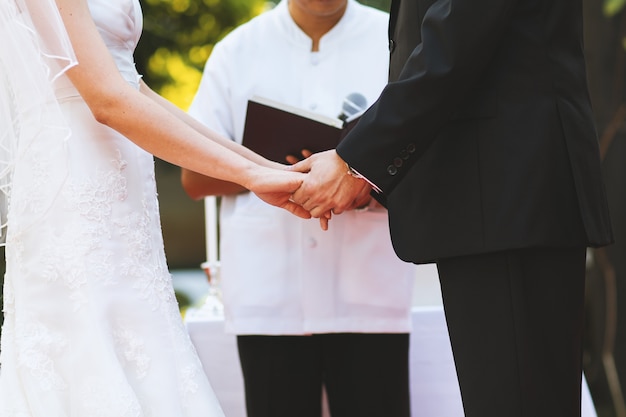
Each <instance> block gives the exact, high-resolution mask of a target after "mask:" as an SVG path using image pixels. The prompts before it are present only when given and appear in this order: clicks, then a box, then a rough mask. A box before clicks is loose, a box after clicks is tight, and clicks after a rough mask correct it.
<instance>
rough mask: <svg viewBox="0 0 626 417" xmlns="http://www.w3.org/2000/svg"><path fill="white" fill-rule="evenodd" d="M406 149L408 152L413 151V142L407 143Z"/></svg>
mask: <svg viewBox="0 0 626 417" xmlns="http://www.w3.org/2000/svg"><path fill="white" fill-rule="evenodd" d="M406 150H407V151H408V152H409V153H414V152H415V144H413V143H409V144H408V145H407V146H406Z"/></svg>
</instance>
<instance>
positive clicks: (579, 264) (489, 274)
mask: <svg viewBox="0 0 626 417" xmlns="http://www.w3.org/2000/svg"><path fill="white" fill-rule="evenodd" d="M437 267H438V270H439V277H440V282H441V288H442V295H443V300H444V308H445V312H446V320H447V323H448V330H449V333H450V341H451V343H452V351H453V354H454V359H455V364H456V369H457V375H458V379H459V384H460V388H461V395H462V399H463V407H464V409H465V415H466V417H492V416H493V417H544V416H545V417H579V416H580V401H581V399H580V398H581V393H580V392H581V377H582V329H583V302H584V282H585V248H566V249H563V248H560V249H525V250H515V251H507V252H501V253H494V254H488V255H481V256H467V257H460V258H454V259H446V260H443V261H441V262H438V263H437Z"/></svg>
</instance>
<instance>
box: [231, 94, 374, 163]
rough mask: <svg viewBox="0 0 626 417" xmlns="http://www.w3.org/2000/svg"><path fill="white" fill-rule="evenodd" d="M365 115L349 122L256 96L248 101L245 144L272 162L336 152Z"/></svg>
mask: <svg viewBox="0 0 626 417" xmlns="http://www.w3.org/2000/svg"><path fill="white" fill-rule="evenodd" d="M361 114H363V112H360V113H357V114H355V115H353V116H352V117H350V118H349V119H347V120H346V121H345V122H344V121H342V120H340V119H339V118H333V117H328V116H324V115H321V114H319V113H314V112H310V111H308V110H304V109H300V108H297V107H293V106H289V105H286V104H283V103H279V102H276V101H273V100H270V99H266V98H263V97H258V96H255V97H253V98H251V99H250V100H248V109H247V113H246V122H245V126H244V132H243V142H242V143H243V145H244V146H246V147H247V148H249V149H251V150H253V151H254V152H256V153H258V154H260V155H262V156H264V157H265V158H267V159H270V160H272V161H276V162H280V163H286V160H285V158H286V157H287V155H293V156H296V157H300V158H301V151H302V150H303V149H308V150H309V151H311V152H313V153H315V152H321V151H327V150H329V149H334V148H335V147H337V144H338V143H339V142H340V141H341V139H343V138H344V136H345V135H346V134H347V133H348V132H349V131H350V129H351V128H352V127H353V126H354V125H356V123H357V121H358V119H359V117H360V116H361Z"/></svg>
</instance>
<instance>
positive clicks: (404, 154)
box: [400, 149, 409, 160]
mask: <svg viewBox="0 0 626 417" xmlns="http://www.w3.org/2000/svg"><path fill="white" fill-rule="evenodd" d="M400 158H402V159H404V160H407V159H409V152H408V151H406V150H404V149H403V150H402V151H401V152H400Z"/></svg>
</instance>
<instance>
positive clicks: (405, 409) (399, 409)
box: [237, 333, 410, 417]
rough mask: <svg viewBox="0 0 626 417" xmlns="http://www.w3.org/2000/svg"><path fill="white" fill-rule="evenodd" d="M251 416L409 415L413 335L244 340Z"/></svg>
mask: <svg viewBox="0 0 626 417" xmlns="http://www.w3.org/2000/svg"><path fill="white" fill-rule="evenodd" d="M237 343H238V347H239V358H240V361H241V368H242V371H243V377H244V384H245V394H246V408H247V412H248V417H320V416H321V412H322V411H321V410H322V409H321V398H322V386H324V387H325V389H326V393H327V398H328V405H329V408H330V413H331V415H332V417H409V416H410V409H409V335H408V334H361V333H341V334H316V335H312V336H238V337H237Z"/></svg>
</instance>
